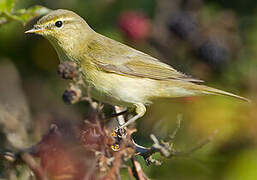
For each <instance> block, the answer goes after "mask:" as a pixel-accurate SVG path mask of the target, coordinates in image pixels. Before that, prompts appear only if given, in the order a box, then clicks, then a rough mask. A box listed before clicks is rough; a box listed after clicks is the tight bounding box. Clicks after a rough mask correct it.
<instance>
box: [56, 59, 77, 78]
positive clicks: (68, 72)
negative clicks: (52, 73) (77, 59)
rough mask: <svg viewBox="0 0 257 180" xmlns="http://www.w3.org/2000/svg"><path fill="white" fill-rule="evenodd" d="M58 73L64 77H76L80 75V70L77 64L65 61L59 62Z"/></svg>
mask: <svg viewBox="0 0 257 180" xmlns="http://www.w3.org/2000/svg"><path fill="white" fill-rule="evenodd" d="M57 73H58V74H59V75H60V76H61V77H62V78H63V79H71V80H72V79H73V80H74V79H75V78H76V77H77V76H78V70H77V67H76V64H75V63H73V62H68V61H67V62H64V63H61V64H59V66H58V70H57Z"/></svg>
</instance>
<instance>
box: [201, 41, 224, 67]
mask: <svg viewBox="0 0 257 180" xmlns="http://www.w3.org/2000/svg"><path fill="white" fill-rule="evenodd" d="M197 51H198V55H199V57H200V58H202V59H203V60H204V61H206V62H207V63H208V64H209V65H210V66H211V67H212V68H214V69H217V70H218V69H220V68H222V67H224V66H226V65H227V63H228V59H229V50H228V49H227V48H226V46H225V45H224V44H223V43H221V42H219V41H217V40H206V41H204V42H203V43H202V44H201V45H200V47H199V48H198V50H197Z"/></svg>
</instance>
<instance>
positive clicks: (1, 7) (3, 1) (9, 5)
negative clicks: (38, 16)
mask: <svg viewBox="0 0 257 180" xmlns="http://www.w3.org/2000/svg"><path fill="white" fill-rule="evenodd" d="M15 2H16V0H0V14H1V13H2V12H8V13H10V12H12V10H13V8H14V5H15Z"/></svg>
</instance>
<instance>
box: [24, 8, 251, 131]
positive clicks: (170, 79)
mask: <svg viewBox="0 0 257 180" xmlns="http://www.w3.org/2000/svg"><path fill="white" fill-rule="evenodd" d="M25 33H36V34H39V35H42V36H44V37H45V38H46V39H48V40H49V41H50V42H51V44H52V45H53V46H54V48H55V50H56V51H57V54H58V56H59V59H60V61H61V62H63V61H72V62H75V63H76V64H77V65H78V67H80V68H81V69H82V76H83V80H84V82H85V84H86V85H87V86H89V87H91V96H92V97H93V98H95V99H97V100H99V101H102V102H105V103H109V104H111V105H117V106H123V107H127V108H134V110H135V113H136V115H135V116H134V117H132V118H131V119H129V120H128V121H127V122H126V123H125V124H123V125H122V126H121V127H125V126H127V125H128V124H130V123H132V122H134V121H135V120H137V119H138V118H140V117H142V116H143V115H144V114H145V112H146V107H145V105H147V104H151V102H152V100H153V99H156V98H175V97H185V96H196V95H205V94H216V95H218V94H219V95H227V96H232V97H235V98H239V99H242V100H246V101H248V99H246V98H244V97H240V96H237V95H234V94H232V93H228V92H225V91H222V90H218V89H215V88H211V87H207V86H204V85H200V84H199V83H200V82H202V81H201V80H198V79H193V78H191V77H189V76H186V75H185V74H183V73H180V72H178V71H177V70H175V69H174V68H172V67H171V66H169V65H167V64H165V63H162V62H160V61H159V60H158V59H156V58H154V57H151V56H149V55H147V54H145V53H143V52H140V51H137V50H135V49H133V48H131V47H129V46H126V45H124V44H122V43H119V42H117V41H114V40H112V39H109V38H107V37H105V36H103V35H101V34H98V33H96V32H95V31H94V30H93V29H91V28H90V27H89V25H88V24H87V23H86V21H85V20H84V19H82V18H81V17H80V16H78V15H77V14H76V13H74V12H72V11H68V10H62V9H59V10H54V11H52V12H50V13H49V14H47V15H45V16H44V17H42V18H41V19H40V20H39V21H38V22H37V23H36V24H35V25H34V27H33V28H32V29H31V30H28V31H26V32H25Z"/></svg>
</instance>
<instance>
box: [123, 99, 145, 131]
mask: <svg viewBox="0 0 257 180" xmlns="http://www.w3.org/2000/svg"><path fill="white" fill-rule="evenodd" d="M135 106H136V115H135V116H134V117H132V118H130V119H129V120H128V121H127V122H126V123H124V124H122V125H120V127H119V128H120V129H121V128H124V127H127V126H128V125H130V124H131V123H133V122H135V121H136V120H137V119H139V118H140V117H142V116H143V115H144V114H145V112H146V108H145V105H144V104H142V103H138V104H135Z"/></svg>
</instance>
